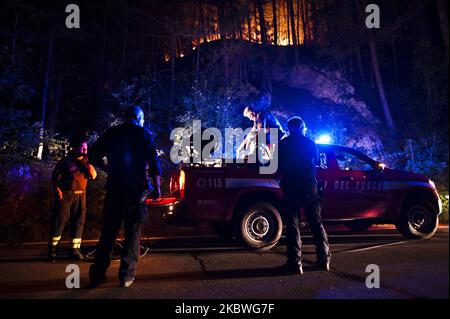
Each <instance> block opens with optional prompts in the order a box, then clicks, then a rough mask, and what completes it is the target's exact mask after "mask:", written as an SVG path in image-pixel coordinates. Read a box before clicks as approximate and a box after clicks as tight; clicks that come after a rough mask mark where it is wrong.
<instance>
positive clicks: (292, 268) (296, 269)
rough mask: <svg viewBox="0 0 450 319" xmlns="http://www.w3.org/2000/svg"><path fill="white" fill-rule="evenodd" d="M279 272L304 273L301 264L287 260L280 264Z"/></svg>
mask: <svg viewBox="0 0 450 319" xmlns="http://www.w3.org/2000/svg"><path fill="white" fill-rule="evenodd" d="M276 269H277V272H279V273H282V274H292V275H303V267H302V265H301V264H297V263H290V262H287V263H285V264H283V265H281V266H278V267H277V268H276Z"/></svg>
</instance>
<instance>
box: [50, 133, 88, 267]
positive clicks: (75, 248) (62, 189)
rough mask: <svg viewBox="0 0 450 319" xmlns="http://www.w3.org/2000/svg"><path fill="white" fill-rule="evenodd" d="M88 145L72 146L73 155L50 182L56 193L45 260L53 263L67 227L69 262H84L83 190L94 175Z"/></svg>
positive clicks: (80, 142)
mask: <svg viewBox="0 0 450 319" xmlns="http://www.w3.org/2000/svg"><path fill="white" fill-rule="evenodd" d="M87 151H88V145H87V141H86V140H84V139H77V140H74V141H73V142H72V151H71V153H70V154H69V155H68V156H67V157H64V158H63V159H61V160H60V161H59V162H58V163H57V164H56V166H55V169H54V170H53V174H52V182H53V185H54V189H55V195H56V196H55V210H54V213H53V216H52V225H51V239H50V242H49V247H48V248H49V249H48V257H49V259H50V260H51V261H55V259H56V255H57V248H58V245H59V241H60V239H61V235H62V233H63V231H64V228H65V226H66V224H69V226H70V232H71V237H72V250H71V252H70V258H71V259H74V260H83V259H84V256H83V254H82V253H81V251H80V247H81V237H82V234H83V226H84V221H85V216H86V186H87V183H88V180H89V179H95V178H96V177H97V172H96V170H95V168H94V166H92V165H91V164H89V161H88V157H87Z"/></svg>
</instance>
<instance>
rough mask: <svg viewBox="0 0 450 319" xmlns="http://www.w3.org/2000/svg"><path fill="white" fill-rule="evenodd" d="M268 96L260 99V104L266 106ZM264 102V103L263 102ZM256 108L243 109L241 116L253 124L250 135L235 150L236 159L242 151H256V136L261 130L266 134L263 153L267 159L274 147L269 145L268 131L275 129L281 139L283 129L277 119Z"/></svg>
mask: <svg viewBox="0 0 450 319" xmlns="http://www.w3.org/2000/svg"><path fill="white" fill-rule="evenodd" d="M270 99H271V98H270V94H266V95H265V96H263V97H262V98H261V100H263V102H261V103H260V104H264V105H266V106H268V105H269V104H270ZM264 101H265V102H264ZM257 109H258V108H257V107H256V106H251V105H250V106H247V107H245V109H244V112H243V115H244V116H245V117H246V118H248V119H249V120H251V121H252V122H253V126H252V129H251V131H250V133H249V134H248V135H247V136H246V138H245V139H244V141H243V142H242V143H241V145H240V146H239V148H238V150H237V154H238V157H239V156H240V155H241V154H242V153H241V152H242V151H243V150H244V149H249V153H253V152H256V151H257V148H256V145H257V136H258V132H260V131H261V130H264V132H265V134H266V141H265V142H266V143H265V149H264V153H263V154H266V155H268V157H269V158H270V157H271V154H273V152H274V149H273V147H274V145H272V144H271V143H270V129H271V128H276V129H278V139H280V138H281V136H283V134H284V130H283V127H282V126H281V124H280V122H279V121H278V119H277V118H276V117H275V115H273V114H272V113H271V112H269V111H267V110H266V111H258V110H257Z"/></svg>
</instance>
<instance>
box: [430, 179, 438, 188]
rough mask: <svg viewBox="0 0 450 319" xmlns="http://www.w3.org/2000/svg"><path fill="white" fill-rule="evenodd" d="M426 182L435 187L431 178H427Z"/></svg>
mask: <svg viewBox="0 0 450 319" xmlns="http://www.w3.org/2000/svg"><path fill="white" fill-rule="evenodd" d="M428 183H429V184H430V185H431V186H432V187H433V188H436V184H434V182H433V181H432V180H431V179H429V180H428Z"/></svg>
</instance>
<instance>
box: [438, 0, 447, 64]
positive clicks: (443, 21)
mask: <svg viewBox="0 0 450 319" xmlns="http://www.w3.org/2000/svg"><path fill="white" fill-rule="evenodd" d="M447 4H448V3H447V1H444V0H437V1H436V8H437V10H438V15H439V24H440V27H441V32H442V39H443V41H444V46H445V54H446V55H447V63H448V9H447Z"/></svg>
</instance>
